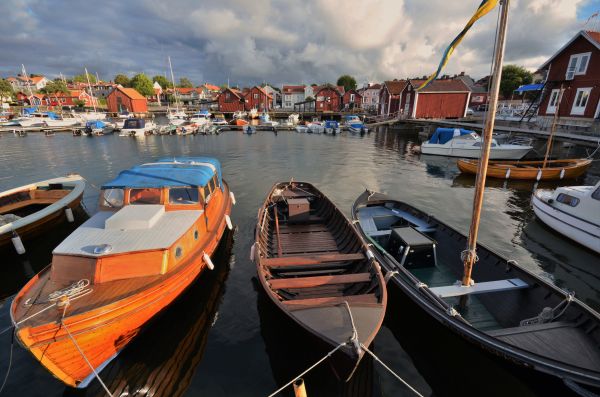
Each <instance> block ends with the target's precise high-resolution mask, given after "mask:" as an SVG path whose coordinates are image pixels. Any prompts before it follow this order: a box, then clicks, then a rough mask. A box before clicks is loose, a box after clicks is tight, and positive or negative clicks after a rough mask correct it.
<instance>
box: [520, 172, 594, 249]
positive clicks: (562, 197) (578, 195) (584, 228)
mask: <svg viewBox="0 0 600 397" xmlns="http://www.w3.org/2000/svg"><path fill="white" fill-rule="evenodd" d="M531 204H532V206H533V210H534V212H535V215H536V216H537V217H538V219H540V220H541V221H542V222H544V223H545V224H546V225H548V226H550V227H551V228H552V229H554V230H556V231H557V232H559V233H561V234H563V235H565V236H567V237H569V238H570V239H572V240H575V241H576V242H578V243H579V244H581V245H583V246H585V247H587V248H589V249H591V250H593V251H596V252H597V253H599V254H600V182H598V183H596V185H595V186H568V187H567V186H565V187H559V188H558V189H556V190H544V189H537V190H536V191H535V192H534V194H533V197H532V199H531Z"/></svg>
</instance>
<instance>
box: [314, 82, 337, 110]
mask: <svg viewBox="0 0 600 397" xmlns="http://www.w3.org/2000/svg"><path fill="white" fill-rule="evenodd" d="M314 93H315V106H316V110H317V112H339V111H340V110H341V109H342V95H343V94H341V93H340V91H339V90H338V88H337V87H335V86H333V85H324V86H321V87H318V88H314Z"/></svg>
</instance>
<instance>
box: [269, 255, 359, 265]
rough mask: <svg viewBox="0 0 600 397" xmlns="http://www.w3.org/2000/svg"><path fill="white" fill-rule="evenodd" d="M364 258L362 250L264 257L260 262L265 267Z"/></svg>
mask: <svg viewBox="0 0 600 397" xmlns="http://www.w3.org/2000/svg"><path fill="white" fill-rule="evenodd" d="M361 259H365V255H364V254H363V253H362V252H357V253H354V254H324V255H307V256H288V257H281V258H266V259H263V260H262V264H263V265H264V266H267V267H285V266H304V265H320V264H322V263H328V262H344V261H358V260H361Z"/></svg>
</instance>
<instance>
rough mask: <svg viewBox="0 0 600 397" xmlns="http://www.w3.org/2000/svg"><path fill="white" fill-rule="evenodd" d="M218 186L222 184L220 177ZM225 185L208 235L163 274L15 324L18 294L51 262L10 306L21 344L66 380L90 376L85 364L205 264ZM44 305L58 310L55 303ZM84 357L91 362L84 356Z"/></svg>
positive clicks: (119, 342) (216, 234)
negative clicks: (79, 308)
mask: <svg viewBox="0 0 600 397" xmlns="http://www.w3.org/2000/svg"><path fill="white" fill-rule="evenodd" d="M223 186H227V185H226V184H225V182H223ZM224 190H225V191H224V193H223V201H222V207H220V208H222V211H221V212H219V215H220V216H219V217H217V216H214V215H213V216H211V217H210V218H211V219H210V228H209V235H208V236H207V239H206V242H205V244H203V245H202V246H200V247H198V249H197V250H196V251H195V254H192V255H190V259H189V260H188V261H187V262H186V263H182V265H181V266H180V267H179V268H178V269H176V270H174V271H172V272H169V273H166V274H165V275H164V276H162V278H161V279H160V282H155V283H152V284H150V285H149V286H148V287H147V288H145V289H142V290H141V291H139V292H137V293H135V294H132V295H130V296H127V297H126V298H124V299H121V300H116V301H112V302H109V303H108V304H104V305H98V306H97V307H95V308H94V309H92V310H89V311H86V312H83V313H78V314H74V315H68V312H67V316H65V317H64V319H63V320H62V323H61V320H57V321H50V322H48V323H45V324H41V325H36V326H27V323H26V322H25V323H24V325H21V326H20V325H19V322H20V321H23V319H20V318H18V317H16V316H15V312H16V310H17V307H18V306H19V305H22V304H23V303H24V302H23V296H24V295H25V294H26V293H27V291H29V290H30V289H32V288H33V287H34V286H35V285H36V283H38V282H39V280H40V279H41V278H44V277H47V275H48V274H47V273H49V272H50V267H48V268H46V269H45V270H44V271H42V272H41V273H40V274H38V275H37V276H36V277H34V278H33V279H32V280H31V281H30V282H29V283H28V284H27V285H26V286H25V287H24V288H23V289H22V291H21V292H20V293H19V294H18V295H17V296H16V297H15V299H14V301H13V304H12V307H11V316H12V319H13V324H15V327H16V329H17V332H16V334H17V337H18V339H19V341H20V342H21V343H22V345H23V346H24V347H25V348H26V349H28V350H29V351H30V352H31V353H32V354H33V355H34V356H35V357H36V359H37V360H38V361H39V362H40V363H41V364H42V365H44V366H45V367H46V368H47V369H48V370H49V371H50V372H51V373H52V374H53V375H54V376H55V377H57V378H58V379H60V380H61V381H63V382H64V383H66V384H67V385H69V386H73V387H77V386H78V385H80V384H82V383H83V384H84V385H86V384H87V381H89V380H90V378H91V377H92V376H93V373H92V370H91V368H90V364H91V366H92V367H94V368H95V369H101V368H102V367H103V366H104V365H106V364H107V363H108V362H109V361H110V360H111V359H113V358H114V357H115V356H116V355H117V354H118V353H119V352H120V351H121V350H122V349H123V348H124V347H125V346H126V345H127V343H128V342H129V341H130V340H131V339H132V338H134V337H135V336H136V335H137V334H138V333H139V332H140V329H141V328H142V327H143V326H144V324H145V323H146V322H148V321H149V320H150V319H151V318H153V317H154V316H155V315H156V314H157V313H158V312H160V311H161V310H163V309H164V308H165V307H167V306H168V305H169V304H170V303H171V302H173V301H174V300H175V299H176V298H177V297H178V296H179V295H180V294H181V293H182V292H183V291H184V290H185V289H186V288H187V287H188V286H189V285H190V284H191V283H192V282H193V281H194V280H195V279H196V278H197V276H198V275H199V274H200V273H202V272H203V271H204V270H205V268H206V267H207V264H206V263H205V261H204V260H203V256H202V253H203V252H204V253H206V254H208V255H209V256H211V255H212V254H213V252H214V251H215V250H216V248H217V246H218V245H219V241H220V239H221V237H222V235H223V233H224V231H225V228H226V227H227V223H226V220H225V214H230V212H231V205H232V201H231V197H230V194H229V189H228V188H227V189H224ZM214 208H215V209H214V210H213V211H217V210H216V209H217V207H216V206H215V207H214ZM92 287H93V285H92ZM49 311H57V308H52V309H50V310H49ZM63 323H64V325H63ZM65 326H66V327H65ZM67 328H68V332H67ZM69 333H70V334H71V336H72V337H71V336H69ZM75 341H76V343H75ZM79 350H81V351H82V352H83V354H82V353H80V351H79ZM84 355H85V358H84ZM86 358H87V360H88V361H89V363H90V364H88V363H87V362H86Z"/></svg>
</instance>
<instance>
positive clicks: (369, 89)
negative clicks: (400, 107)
mask: <svg viewBox="0 0 600 397" xmlns="http://www.w3.org/2000/svg"><path fill="white" fill-rule="evenodd" d="M381 88H382V86H381V84H371V83H369V84H367V85H366V86H365V87H363V88H361V89H360V90H358V92H359V93H360V94H361V95H362V108H363V109H365V110H378V109H379V97H380V94H381Z"/></svg>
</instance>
